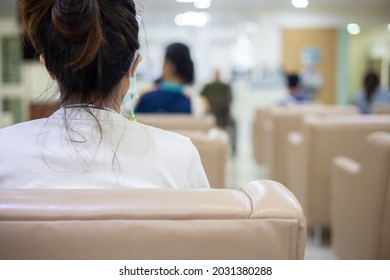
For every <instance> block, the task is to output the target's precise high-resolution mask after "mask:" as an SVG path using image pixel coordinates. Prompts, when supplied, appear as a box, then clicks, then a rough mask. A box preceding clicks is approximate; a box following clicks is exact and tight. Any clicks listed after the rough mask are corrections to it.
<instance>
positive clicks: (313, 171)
mask: <svg viewBox="0 0 390 280" xmlns="http://www.w3.org/2000/svg"><path fill="white" fill-rule="evenodd" d="M375 131H388V132H390V116H384V115H383V116H380V115H350V116H326V117H313V116H311V117H308V118H306V119H305V121H304V128H303V133H302V134H300V133H291V134H289V138H288V144H287V147H286V150H287V153H286V158H287V159H286V163H287V184H288V186H289V189H290V190H291V191H292V192H293V193H294V194H295V195H296V197H297V198H298V200H299V201H300V203H301V204H302V207H303V209H304V212H305V214H306V218H307V222H308V224H309V225H310V226H320V227H323V228H328V227H329V226H330V171H331V163H332V159H333V158H334V157H336V156H340V155H345V156H348V157H351V158H352V159H354V160H358V161H359V160H361V151H362V150H363V149H364V148H365V139H366V137H367V136H368V135H369V134H370V133H372V132H375Z"/></svg>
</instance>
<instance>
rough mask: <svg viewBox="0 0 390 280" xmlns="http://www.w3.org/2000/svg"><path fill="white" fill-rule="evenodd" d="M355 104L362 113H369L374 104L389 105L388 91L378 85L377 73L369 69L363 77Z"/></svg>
mask: <svg viewBox="0 0 390 280" xmlns="http://www.w3.org/2000/svg"><path fill="white" fill-rule="evenodd" d="M355 104H356V105H357V106H358V107H359V110H360V112H361V113H362V114H370V113H371V112H372V108H373V106H375V105H389V104H390V93H389V92H386V91H385V90H384V89H382V88H381V87H380V79H379V76H378V74H377V73H375V72H373V71H369V72H368V73H367V74H366V75H365V76H364V79H363V88H362V89H360V90H359V91H358V93H357V94H356V98H355Z"/></svg>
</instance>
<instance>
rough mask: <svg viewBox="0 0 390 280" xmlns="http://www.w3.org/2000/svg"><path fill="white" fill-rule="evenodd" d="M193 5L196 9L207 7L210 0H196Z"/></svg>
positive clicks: (209, 4)
mask: <svg viewBox="0 0 390 280" xmlns="http://www.w3.org/2000/svg"><path fill="white" fill-rule="evenodd" d="M194 6H195V8H198V9H208V8H210V6H211V0H198V1H196V2H194Z"/></svg>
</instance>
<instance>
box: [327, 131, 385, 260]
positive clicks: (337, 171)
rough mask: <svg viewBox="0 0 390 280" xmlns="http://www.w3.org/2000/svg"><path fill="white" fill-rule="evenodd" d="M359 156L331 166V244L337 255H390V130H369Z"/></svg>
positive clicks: (358, 257)
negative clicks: (358, 158)
mask: <svg viewBox="0 0 390 280" xmlns="http://www.w3.org/2000/svg"><path fill="white" fill-rule="evenodd" d="M360 153H361V156H360V160H358V161H356V160H354V159H352V158H350V157H346V156H338V157H335V158H334V159H333V161H332V170H331V176H330V177H331V182H330V188H331V228H332V247H333V249H334V251H335V254H336V256H337V257H338V258H340V259H353V260H359V259H363V260H367V259H374V260H378V259H384V260H389V259H390V133H388V132H375V133H372V134H370V135H369V136H368V137H367V138H366V140H365V143H364V147H363V148H362V149H361V150H360Z"/></svg>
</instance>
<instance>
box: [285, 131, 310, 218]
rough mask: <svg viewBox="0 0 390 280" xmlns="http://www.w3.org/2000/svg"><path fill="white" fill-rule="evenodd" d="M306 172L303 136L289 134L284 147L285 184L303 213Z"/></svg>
mask: <svg viewBox="0 0 390 280" xmlns="http://www.w3.org/2000/svg"><path fill="white" fill-rule="evenodd" d="M306 170H307V169H306V158H305V155H304V139H303V135H302V133H300V132H296V131H294V132H290V133H289V134H288V135H287V146H286V184H287V186H288V187H289V189H290V191H291V192H292V193H293V194H294V195H295V196H296V197H297V199H298V200H299V202H300V203H301V205H302V207H303V209H304V211H306V209H307V202H306V199H307V198H306V193H307V190H306V183H305V182H306V181H305V180H306V173H307V171H306Z"/></svg>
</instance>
